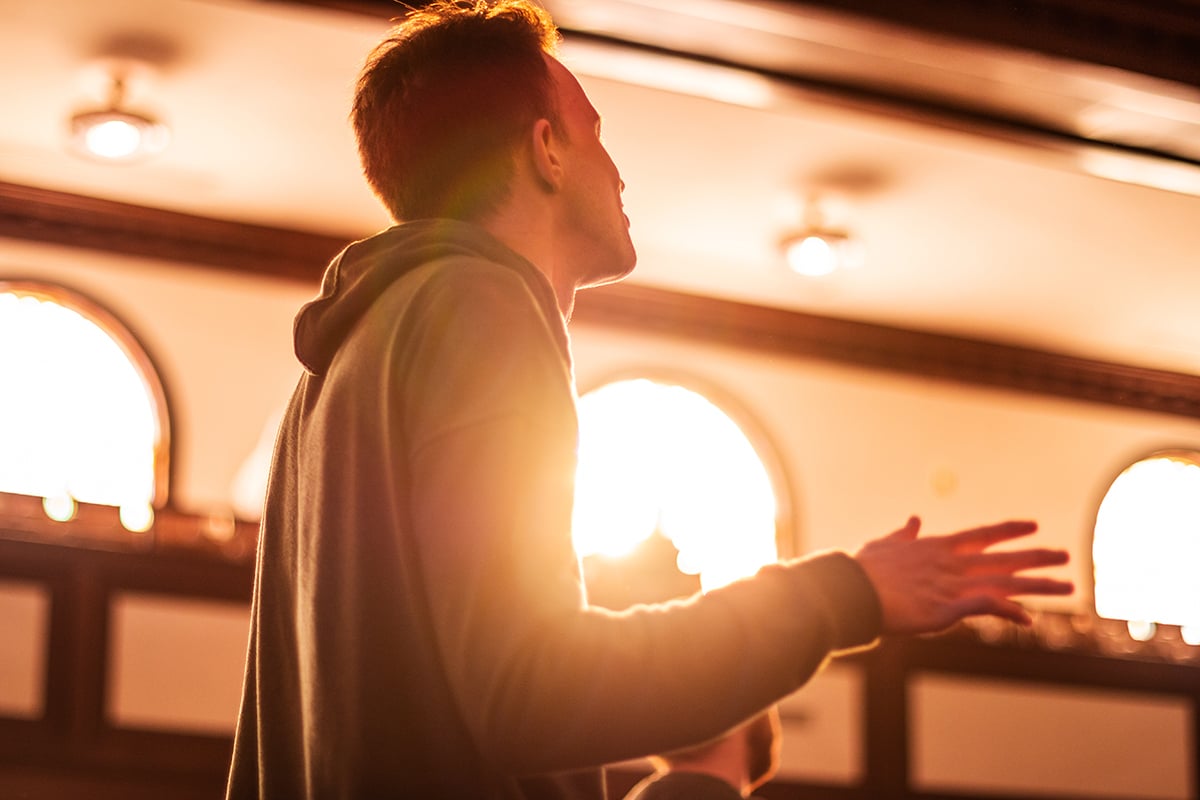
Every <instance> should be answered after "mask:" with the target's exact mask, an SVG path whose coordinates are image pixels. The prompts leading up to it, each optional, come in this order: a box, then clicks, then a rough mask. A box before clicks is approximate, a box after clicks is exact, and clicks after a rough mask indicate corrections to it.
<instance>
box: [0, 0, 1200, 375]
mask: <svg viewBox="0 0 1200 800" xmlns="http://www.w3.org/2000/svg"><path fill="white" fill-rule="evenodd" d="M547 5H548V6H549V7H550V8H551V9H552V11H554V12H555V14H556V16H557V17H558V18H559V20H560V22H563V23H564V24H569V26H570V27H571V28H574V29H580V30H591V31H595V32H597V33H601V34H605V35H607V36H616V37H618V38H621V39H628V40H631V41H635V42H642V43H649V44H654V45H656V46H658V47H661V48H666V49H670V50H674V51H693V52H703V53H704V54H705V55H707V56H709V57H712V58H719V59H721V60H722V61H726V62H728V61H735V62H740V63H755V64H759V65H762V66H765V67H769V68H772V69H776V70H778V71H789V72H795V71H804V72H805V73H806V74H811V75H814V76H817V77H824V76H828V75H842V76H845V75H853V76H856V78H857V79H859V80H872V81H875V82H877V83H878V84H879V86H880V87H884V88H886V87H887V86H891V87H902V88H903V87H908V88H911V87H924V89H925V90H926V91H927V92H930V93H934V94H939V95H941V96H944V97H951V98H953V97H958V98H963V97H968V98H969V97H975V98H977V99H980V102H983V103H985V104H990V105H992V106H994V107H995V108H997V109H1001V110H1003V109H1014V108H1015V109H1018V110H1020V111H1021V112H1023V113H1024V114H1025V115H1026V116H1030V117H1035V118H1045V119H1051V120H1054V121H1056V122H1059V123H1067V124H1069V125H1070V126H1072V128H1073V129H1077V130H1080V131H1082V132H1085V133H1087V132H1096V131H1100V132H1101V133H1103V132H1104V131H1111V130H1118V131H1119V132H1120V133H1121V135H1123V136H1124V137H1125V138H1126V139H1127V140H1129V139H1134V140H1138V141H1141V142H1145V143H1146V144H1148V145H1157V144H1160V143H1162V142H1164V141H1165V142H1170V143H1171V144H1172V146H1173V147H1174V148H1175V149H1176V151H1188V148H1193V149H1200V145H1197V144H1196V143H1197V142H1200V138H1198V137H1197V136H1195V135H1194V134H1197V133H1198V132H1200V92H1197V91H1196V90H1195V89H1194V88H1192V87H1186V86H1180V85H1178V84H1167V83H1164V82H1161V81H1152V80H1148V79H1145V78H1142V77H1139V76H1134V75H1129V74H1125V73H1118V72H1114V71H1112V70H1097V69H1094V68H1087V67H1083V66H1082V65H1071V64H1063V63H1056V62H1051V61H1048V60H1046V59H1044V58H1034V57H1032V56H1029V55H1026V54H1018V53H1011V52H1004V51H1000V50H992V49H986V50H985V49H982V48H978V47H972V48H965V47H964V46H963V45H962V44H961V43H958V42H953V41H949V40H941V39H935V38H933V37H928V36H925V37H921V36H914V35H912V34H910V33H907V32H903V31H899V30H897V29H889V28H887V27H883V26H879V25H876V24H862V23H861V22H859V21H852V20H849V19H848V18H845V17H837V16H833V15H830V14H828V13H818V12H815V11H814V12H812V13H803V14H802V13H800V12H799V11H797V10H796V7H795V6H794V4H793V6H791V7H789V8H788V9H787V10H785V9H783V8H782V7H781V6H779V5H778V4H771V3H764V2H756V3H748V2H732V0H711V1H710V0H704V1H702V0H693V1H692V2H690V3H688V4H679V3H667V2H664V1H663V0H628V1H624V0H591V1H590V2H586V3H585V2H581V1H579V0H576V1H574V2H572V1H567V0H558V2H547ZM679 9H686V11H683V10H679ZM0 19H2V20H3V21H4V22H3V25H2V26H0V108H3V109H4V110H5V111H4V116H3V118H2V119H0V180H3V181H7V182H11V183H19V184H27V185H32V186H39V187H45V188H49V189H55V190H61V191H65V192H72V193H79V194H87V195H95V196H98V197H104V198H110V199H114V200H119V201H124V202H130V203H136V204H140V205H147V206H156V207H161V208H168V209H173V210H180V211H186V212H190V213H195V214H200V215H206V216H213V217H219V218H224V219H234V220H244V221H248V222H255V223H263V224H272V225H280V226H285V227H291V228H302V229H310V230H315V231H321V232H333V233H346V234H349V235H365V234H367V233H370V232H372V231H373V230H375V229H377V228H379V227H382V226H384V225H386V224H388V220H387V218H386V217H385V215H384V214H383V212H382V211H381V209H380V207H379V206H378V204H377V203H376V202H375V200H374V199H373V197H372V196H371V195H370V193H369V191H368V190H367V189H366V187H365V184H364V183H363V181H362V179H361V177H360V174H359V170H358V163H357V160H356V155H355V151H354V145H353V140H352V137H351V134H350V130H349V126H348V123H347V120H346V117H347V112H348V108H349V101H350V93H351V89H352V85H353V81H354V78H355V75H356V73H357V71H358V69H359V67H360V65H361V62H362V59H363V57H364V55H365V54H366V52H367V51H368V50H369V49H370V47H371V46H372V45H373V44H374V43H375V41H376V40H377V39H378V38H379V37H380V35H381V34H382V32H383V31H384V29H385V27H386V23H385V21H383V20H382V19H377V18H373V17H371V16H368V15H362V14H354V13H348V12H341V11H336V10H329V9H323V8H318V7H313V6H305V5H293V4H288V3H279V2H275V3H272V2H262V1H261V0H257V1H256V0H110V1H109V2H104V3H96V2H91V0H38V2H29V0H0ZM130 53H137V54H140V55H142V56H144V57H146V58H148V59H149V60H150V61H151V62H152V63H153V68H152V69H143V70H139V71H136V72H135V73H133V75H132V77H131V82H130V95H129V105H130V106H132V107H135V108H139V109H142V110H146V111H152V112H154V113H155V114H157V115H159V116H160V117H161V118H162V119H163V120H165V121H166V122H167V123H169V124H170V126H171V128H172V131H173V138H172V141H171V144H170V146H169V148H168V149H167V150H166V151H165V152H164V153H162V154H161V155H159V156H158V157H156V158H155V159H153V160H151V161H147V162H145V163H142V164H138V165H131V166H111V165H103V164H95V163H91V162H88V161H85V160H82V159H80V158H78V157H76V156H74V155H71V154H69V153H68V152H66V150H65V147H64V140H65V137H64V129H65V124H66V119H67V117H68V116H69V115H70V114H71V113H72V112H73V111H75V110H78V109H80V108H82V107H86V106H94V105H99V104H100V102H101V100H102V99H103V96H104V91H103V76H104V74H105V69H104V68H105V65H108V64H112V63H113V60H114V59H113V57H114V54H116V55H122V54H123V55H128V54H130ZM563 58H564V60H565V61H566V62H567V63H568V65H571V66H573V67H574V68H575V69H576V70H577V72H579V73H580V74H581V76H582V78H583V82H584V85H585V88H586V89H587V90H588V92H589V95H590V96H591V98H592V101H593V103H594V104H595V105H596V106H597V108H598V109H599V110H600V111H601V113H602V114H603V115H604V117H605V122H604V128H605V137H606V140H607V143H608V146H609V149H610V150H611V152H612V154H613V156H614V158H615V159H616V160H617V163H618V165H619V166H620V167H621V170H622V173H623V176H624V178H625V181H626V183H627V185H628V188H627V191H626V207H627V211H628V213H629V216H630V218H631V220H632V231H633V235H634V239H635V242H636V243H637V244H638V246H639V252H640V256H641V257H640V263H639V268H638V271H637V272H636V273H635V276H634V277H633V278H632V279H631V280H634V281H638V282H643V283H646V284H651V285H658V286H665V287H671V288H676V289H679V290H682V291H690V292H695V293H702V294H712V295H717V296H723V297H730V298H733V299H737V300H742V301H748V302H755V303H761V304H765V305H775V306H781V307H785V308H792V309H798V310H803V311H809V312H814V313H820V314H828V315H833V316H841V317H847V318H853V319H860V320H867V321H873V322H880V323H884V324H889V325H898V326H904V327H913V328H920V329H925V330H933V331H938V332H945V333H952V334H957V335H964V336H970V337H977V338H985V339H993V340H999V341H1005V342H1010V343H1015V344H1022V345H1027V346H1033V347H1038V348H1042V349H1047V350H1053V351H1059V352H1064V353H1068V354H1073V355H1079V356H1084V357H1090V358H1097V359H1102V360H1109V361H1116V362H1122V363H1128V364H1135V365H1140V366H1148V367H1157V368H1163V369H1171V370H1176V371H1181V372H1187V373H1191V374H1197V375H1200V316H1198V315H1197V314H1196V313H1195V311H1194V305H1195V302H1196V300H1197V299H1200V264H1198V263H1197V261H1198V256H1197V254H1198V253H1200V170H1197V169H1196V168H1195V167H1193V166H1188V165H1187V164H1181V163H1180V162H1167V161H1161V162H1159V161H1154V160H1147V159H1145V158H1140V157H1139V158H1134V157H1132V156H1127V155H1120V154H1114V153H1112V152H1106V151H1104V150H1103V149H1102V148H1095V149H1092V150H1087V151H1085V150H1083V149H1081V148H1079V147H1077V146H1064V145H1063V143H1062V142H1061V141H1056V140H1054V139H1044V138H1041V137H1038V136H1035V135H1032V134H1029V133H1028V132H1024V131H1021V132H1014V130H1012V129H1003V128H996V127H987V126H984V125H981V124H977V123H971V124H967V123H963V122H961V121H956V120H954V119H950V118H942V117H934V116H931V115H929V114H927V113H926V114H917V113H915V112H912V111H911V110H902V109H898V108H892V107H887V106H882V105H878V104H875V103H874V101H871V102H868V101H864V100H861V99H857V100H856V99H851V98H849V97H848V96H845V95H835V94H830V93H828V92H826V91H824V90H820V89H815V88H813V87H812V86H811V85H808V86H806V85H804V84H802V83H794V82H789V83H782V82H778V81H774V80H769V79H767V78H764V77H762V75H759V74H754V73H749V72H738V71H734V70H731V69H728V68H724V67H713V66H704V65H703V64H700V63H698V62H683V61H681V60H679V59H674V58H669V57H664V56H660V55H655V54H653V53H650V52H648V51H647V50H645V49H639V48H632V47H624V46H621V47H618V46H614V45H611V44H605V43H602V42H601V41H600V40H599V39H596V38H593V37H568V40H567V42H566V45H565V47H564V51H563ZM655 87H658V88H655ZM663 87H673V88H663ZM712 94H720V95H721V96H723V97H725V98H726V99H727V100H732V102H724V101H718V100H714V99H711V98H710V97H708V96H705V95H712ZM1186 154H1188V155H1190V156H1192V157H1193V159H1194V156H1195V153H1193V152H1190V151H1188V152H1187V153H1186ZM1101 174H1104V175H1115V174H1119V175H1120V176H1121V177H1122V178H1123V180H1112V179H1109V178H1104V177H1098V175H1101ZM1164 184H1165V185H1169V186H1171V187H1174V190H1168V189H1163V188H1153V186H1154V185H1164ZM814 187H816V188H823V189H824V190H825V196H826V197H827V198H828V200H829V204H828V210H829V213H830V215H831V217H832V218H833V219H832V221H835V222H842V223H844V225H845V226H846V227H847V228H849V229H851V230H852V231H853V232H854V233H856V234H857V235H858V236H859V237H860V238H861V241H862V242H863V246H864V248H865V253H866V260H865V263H864V264H863V266H862V267H861V268H859V269H857V270H855V271H852V272H844V273H841V274H837V275H834V276H831V277H829V278H825V279H819V280H818V279H804V278H800V277H799V276H796V275H793V274H791V273H789V272H787V270H786V269H785V268H784V266H783V263H782V260H781V256H780V253H779V250H778V248H777V242H778V240H779V239H780V237H781V236H782V235H784V234H785V233H786V232H787V230H788V228H789V227H791V226H794V225H795V224H796V223H797V222H798V220H799V213H800V210H799V204H800V200H801V199H802V198H803V196H804V195H805V194H806V193H807V192H808V191H809V190H811V189H812V188H814ZM3 268H4V264H3V261H0V269H3Z"/></svg>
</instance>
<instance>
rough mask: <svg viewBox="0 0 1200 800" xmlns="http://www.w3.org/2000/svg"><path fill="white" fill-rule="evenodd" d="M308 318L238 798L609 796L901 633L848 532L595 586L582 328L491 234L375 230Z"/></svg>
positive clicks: (248, 701) (276, 468) (279, 484)
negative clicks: (781, 550)
mask: <svg viewBox="0 0 1200 800" xmlns="http://www.w3.org/2000/svg"><path fill="white" fill-rule="evenodd" d="M295 340H296V353H297V356H298V358H299V359H300V362H301V363H302V364H303V365H304V367H305V371H304V373H303V374H302V376H301V378H300V381H299V384H298V386H297V388H296V391H295V394H294V395H293V398H292V401H291V404H290V406H289V408H288V411H287V413H286V415H285V417H284V419H283V422H282V424H281V426H280V431H279V436H278V439H277V442H276V449H275V455H274V459H273V464H272V470H271V479H270V485H269V488H268V492H267V499H266V505H265V512H264V515H263V521H262V526H261V531H260V536H259V548H258V566H257V574H256V580H255V590H254V603H253V611H252V629H251V639H250V647H249V654H248V659H247V672H246V681H245V688H244V695H243V701H242V708H241V716H240V720H239V724H238V729H237V734H236V738H235V744H234V756H233V764H232V769H231V775H230V783H229V797H230V798H249V797H270V798H289V799H290V798H383V797H395V798H410V797H411V798H446V799H447V800H451V799H453V800H464V799H467V798H496V799H497V800H498V799H499V798H566V797H586V798H601V797H603V796H604V790H603V773H602V771H601V769H600V765H602V764H604V763H607V762H612V761H617V760H623V759H628V758H632V757H636V756H641V755H644V754H647V753H653V752H662V751H666V750H670V749H674V748H676V747H680V746H683V745H686V744H691V743H693V742H696V741H699V740H701V739H706V738H709V737H712V736H714V735H716V734H718V733H720V732H722V731H724V730H725V729H728V728H730V727H732V726H733V725H734V724H736V723H737V722H739V721H741V720H743V719H745V718H747V717H749V716H751V715H752V714H754V713H756V712H758V711H760V710H762V709H763V708H765V707H766V706H768V705H769V704H771V703H772V702H774V701H776V700H778V699H779V698H780V697H782V696H783V695H785V694H787V693H789V692H791V691H793V690H794V689H796V688H798V687H799V686H800V685H801V684H802V683H803V682H804V681H805V680H807V679H808V678H809V677H810V676H811V675H812V674H813V672H814V671H815V670H816V669H818V668H819V667H820V665H821V664H822V662H823V661H824V660H825V659H826V657H827V656H828V655H829V654H830V653H831V652H832V651H834V650H836V649H839V648H846V647H854V646H860V645H863V644H866V643H868V642H870V641H871V640H872V639H873V638H874V637H875V636H876V635H877V634H878V628H879V608H878V601H877V599H876V597H875V594H874V592H873V590H872V589H871V587H870V584H869V581H868V580H867V578H866V577H865V575H864V574H863V573H862V571H861V569H860V568H859V567H858V566H857V564H856V563H855V562H854V561H853V560H852V559H850V558H848V557H846V556H845V555H842V554H834V553H830V554H824V555H819V556H815V557H812V558H809V559H806V560H804V561H796V562H791V563H788V564H783V565H773V566H771V567H768V568H765V569H764V570H762V571H761V572H760V573H759V574H758V575H757V576H756V577H755V578H753V579H749V580H746V581H742V582H739V583H736V584H733V585H731V586H729V587H725V588H723V589H719V590H716V591H713V592H710V593H709V594H707V595H704V596H698V597H696V598H693V599H692V600H689V601H687V602H678V603H673V604H670V605H666V606H642V607H636V608H634V609H631V610H628V611H625V612H621V613H613V612H609V611H605V610H603V609H599V608H590V607H588V606H587V604H586V601H585V600H584V593H583V590H582V582H581V578H580V571H579V566H578V560H577V558H576V556H575V554H574V552H573V550H572V546H571V536H570V526H571V508H572V502H573V480H574V468H575V447H576V439H577V422H576V416H575V391H574V383H573V377H572V372H571V361H570V352H569V340H568V337H567V331H566V328H565V326H564V322H563V319H562V317H561V315H560V313H559V311H558V307H557V305H556V302H555V298H554V293H553V291H552V289H551V287H550V285H549V283H548V282H547V281H546V280H545V278H544V277H543V275H542V274H541V273H540V272H539V271H538V270H537V269H536V268H535V267H534V266H533V265H532V264H530V263H529V262H528V261H526V260H525V259H523V258H522V257H520V256H519V255H517V254H516V253H514V252H512V251H511V250H510V249H508V248H507V247H505V246H504V245H502V244H501V243H499V242H498V241H496V240H495V239H494V238H492V237H491V236H489V235H488V234H487V233H485V232H484V231H483V230H481V229H479V228H477V227H474V226H471V225H468V224H465V223H459V222H453V221H447V220H424V221H417V222H413V223H407V224H403V225H399V226H396V227H394V228H391V229H389V230H387V231H385V232H383V233H381V234H379V235H377V236H375V237H372V238H370V239H367V240H364V241H362V242H357V243H355V244H353V245H351V246H350V247H348V248H347V249H346V250H345V251H343V252H342V254H341V255H339V256H338V257H337V258H336V259H335V260H334V262H333V263H332V264H331V265H330V267H329V269H328V270H327V272H326V275H325V279H324V281H323V284H322V288H321V294H320V296H319V297H318V298H317V299H315V300H314V301H313V302H311V303H309V304H308V305H306V306H305V307H304V308H303V309H302V310H301V312H300V314H299V315H298V316H297V319H296V325H295Z"/></svg>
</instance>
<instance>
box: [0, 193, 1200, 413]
mask: <svg viewBox="0 0 1200 800" xmlns="http://www.w3.org/2000/svg"><path fill="white" fill-rule="evenodd" d="M0 237H7V238H12V239H20V240H26V241H35V242H46V243H52V244H57V245H67V246H70V247H75V248H80V249H83V250H95V251H101V252H106V253H117V254H122V255H128V256H135V257H143V258H154V259H160V260H162V261H166V262H170V263H172V264H179V265H181V266H186V265H196V266H202V267H210V268H215V269H220V270H228V271H232V272H236V273H239V274H250V275H257V276H266V277H270V278H277V279H281V280H289V281H299V282H305V283H310V284H312V285H313V286H314V288H315V286H316V284H317V283H318V282H319V280H320V277H321V274H322V272H323V270H324V268H325V265H326V263H327V262H328V261H329V259H330V258H331V257H332V256H334V255H335V254H336V253H337V252H338V251H339V250H341V248H342V247H344V246H345V245H346V243H348V242H349V241H351V240H352V239H353V238H356V237H355V236H354V235H351V234H346V235H338V234H330V233H313V232H309V231H300V230H289V229H284V228H276V227H270V226H264V225H249V224H246V223H242V222H235V221H230V220H220V219H212V218H208V217H199V216H194V215H190V214H184V213H180V212H176V211H167V210H163V209H155V208H146V207H142V206H134V205H128V204H125V203H118V202H114V201H111V200H104V199H100V198H95V197H83V196H79V195H72V194H64V193H61V192H55V191H50V190H47V189H39V188H36V187H30V186H21V185H16V184H11V183H3V182H0ZM0 277H3V276H0ZM10 277H27V276H10ZM575 320H576V321H577V322H580V323H584V324H597V325H609V326H615V327H619V328H625V329H628V330H633V331H636V332H640V333H651V334H656V335H664V336H671V337H682V338H685V339H688V340H694V341H701V342H706V343H713V344H717V345H720V346H732V347H740V348H748V349H752V350H757V351H762V352H770V353H773V354H777V355H784V356H789V357H797V358H816V359H821V360H826V361H833V362H837V363H842V364H850V365H854V366H860V367H867V368H870V369H881V370H889V371H894V372H899V373H904V374H909V375H920V376H925V377H930V378H935V379H941V380H952V381H957V382H962V383H967V384H973V385H979V386H988V387H995V388H1003V389H1013V390H1017V391H1022V392H1032V393H1036V394H1041V395H1050V396H1055V397H1062V398H1067V399H1072V400H1084V401H1088V402H1096V403H1105V404H1108V405H1113V406H1121V407H1126V408H1135V409H1142V410H1148V411H1156V412H1162V413H1166V414H1174V415H1182V416H1185V417H1192V418H1200V376H1196V375H1188V374H1183V373H1176V372H1167V371H1162V370H1154V369H1148V368H1145V367H1139V366H1134V365H1126V364H1114V363H1109V362H1103V361H1095V360H1088V359H1083V358H1076V357H1073V356H1069V355H1063V354H1059V353H1052V352H1046V351H1042V350H1037V349H1031V348H1026V347H1016V346H1013V345H1010V344H1005V343H1000V342H992V341H985V340H979V339H969V338H963V337H957V336H947V335H943V334H939V333H934V332H929V331H919V330H911V329H903V328H895V327H888V326H883V325H876V324H872V323H867V322H861V321H857V320H850V319H838V318H833V317H825V316H818V315H814V314H805V313H800V312H796V311H789V310H786V309H780V308H769V307H765V306H757V305H750V304H746V303H737V302H733V301H729V300H720V299H717V298H712V297H701V296H696V295H687V294H681V293H677V292H671V291H665V290H662V289H654V288H649V287H645V286H637V285H635V284H632V283H625V284H618V285H616V286H611V287H605V288H602V289H592V290H588V291H585V292H581V293H580V295H579V298H578V300H577V303H576V310H575Z"/></svg>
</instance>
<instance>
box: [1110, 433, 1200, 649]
mask: <svg viewBox="0 0 1200 800" xmlns="http://www.w3.org/2000/svg"><path fill="white" fill-rule="evenodd" d="M1092 557H1093V562H1094V564H1095V571H1096V613H1097V614H1099V615H1100V616H1102V617H1107V618H1109V619H1123V620H1128V621H1129V622H1130V624H1131V627H1130V631H1131V634H1133V635H1135V636H1136V633H1137V631H1138V630H1143V629H1147V628H1148V626H1149V630H1151V631H1152V630H1153V628H1152V625H1153V624H1154V623H1162V624H1167V625H1180V626H1183V628H1184V631H1183V636H1184V638H1185V640H1188V641H1191V640H1193V639H1196V638H1197V635H1198V634H1200V581H1197V580H1196V574H1197V571H1198V570H1200V454H1197V453H1181V452H1172V453H1164V454H1158V455H1155V456H1153V457H1151V458H1147V459H1144V460H1142V461H1138V462H1137V463H1136V464H1133V465H1132V466H1130V467H1129V468H1128V469H1126V470H1125V471H1124V472H1122V473H1121V474H1120V476H1118V477H1117V479H1116V480H1115V481H1113V484H1112V486H1111V487H1110V488H1109V490H1108V494H1106V495H1105V497H1104V502H1103V503H1101V505H1100V510H1099V512H1098V513H1097V515H1096V535H1095V539H1094V540H1093V544H1092Z"/></svg>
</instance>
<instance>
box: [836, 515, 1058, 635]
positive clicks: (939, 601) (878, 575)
mask: <svg viewBox="0 0 1200 800" xmlns="http://www.w3.org/2000/svg"><path fill="white" fill-rule="evenodd" d="M920 530H921V520H920V519H919V518H917V517H910V518H909V520H908V522H907V523H906V524H905V526H904V527H903V528H900V529H899V530H897V531H894V532H893V533H890V534H888V535H887V536H884V537H882V538H880V539H876V540H874V541H871V542H868V543H867V544H865V545H864V546H863V547H862V549H861V550H859V551H858V553H857V554H856V555H855V558H856V559H857V560H858V563H859V564H860V565H861V566H862V568H863V570H864V571H865V572H866V573H867V577H869V578H870V579H871V583H872V584H874V586H875V591H876V593H877V594H878V595H879V603H880V606H881V608H882V610H883V632H884V633H885V634H888V633H932V632H934V631H939V630H942V629H943V628H947V627H949V626H950V625H952V624H954V623H955V622H958V621H959V620H961V619H963V618H964V617H969V616H976V615H992V616H997V617H1003V618H1005V619H1009V620H1012V621H1013V622H1017V623H1019V624H1022V625H1028V624H1029V623H1030V618H1029V614H1028V613H1027V612H1026V611H1025V609H1024V608H1022V607H1021V605H1020V604H1019V603H1017V602H1016V601H1015V600H1013V599H1011V598H1012V597H1014V596H1016V595H1031V594H1042V595H1063V594H1070V593H1071V592H1072V591H1073V590H1074V587H1073V586H1072V585H1071V584H1070V583H1069V582H1067V581H1060V580H1053V579H1050V578H1036V577H1023V576H1021V575H1019V574H1018V573H1021V572H1023V571H1025V570H1028V569H1035V568H1037V567H1052V566H1058V565H1060V564H1065V563H1067V559H1068V556H1067V553H1066V552H1064V551H1062V550H1050V549H1045V548H1038V549H1028V550H1006V551H1000V552H993V553H989V552H986V551H987V549H988V548H989V547H991V546H993V545H995V544H999V543H1001V542H1006V541H1009V540H1011V539H1017V538H1019V537H1022V536H1028V535H1029V534H1031V533H1033V532H1034V531H1036V530H1037V523H1034V522H1016V521H1014V522H1001V523H999V524H996V525H985V526H983V527H980V528H972V529H970V530H966V531H960V532H958V533H952V534H949V535H946V536H926V537H924V538H917V534H918V533H919V532H920Z"/></svg>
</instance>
